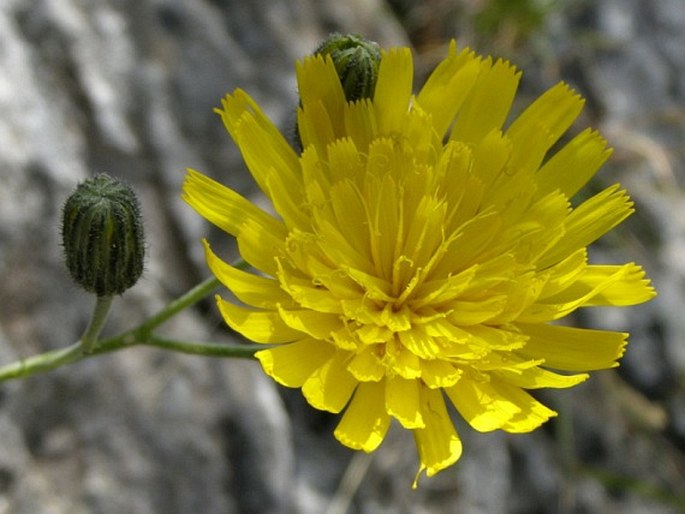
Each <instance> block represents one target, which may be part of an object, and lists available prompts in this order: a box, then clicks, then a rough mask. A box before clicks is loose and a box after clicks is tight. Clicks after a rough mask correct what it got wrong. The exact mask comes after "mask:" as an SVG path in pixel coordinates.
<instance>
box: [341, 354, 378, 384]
mask: <svg viewBox="0 0 685 514" xmlns="http://www.w3.org/2000/svg"><path fill="white" fill-rule="evenodd" d="M377 351H378V348H377V347H376V346H367V347H366V348H364V349H363V350H362V351H361V352H359V353H357V354H356V355H355V356H354V357H353V358H352V360H351V361H350V363H349V365H348V366H347V369H348V370H349V372H350V373H352V375H353V376H354V378H356V379H357V380H359V381H360V382H378V381H379V380H381V379H382V378H383V377H384V376H385V366H383V365H382V364H381V360H380V359H379V357H378V355H377Z"/></svg>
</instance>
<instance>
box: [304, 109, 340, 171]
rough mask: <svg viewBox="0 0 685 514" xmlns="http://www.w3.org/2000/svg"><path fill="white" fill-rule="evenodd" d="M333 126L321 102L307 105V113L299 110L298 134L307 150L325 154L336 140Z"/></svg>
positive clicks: (328, 113)
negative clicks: (328, 146) (330, 144)
mask: <svg viewBox="0 0 685 514" xmlns="http://www.w3.org/2000/svg"><path fill="white" fill-rule="evenodd" d="M333 125H334V124H333V120H332V119H331V114H330V112H329V111H327V110H326V107H325V106H324V104H323V103H321V102H320V101H319V102H310V103H309V104H307V110H306V111H305V110H303V109H302V108H301V107H300V108H298V109H297V132H298V134H299V136H300V140H301V141H302V147H303V148H305V149H310V148H315V149H316V151H318V152H323V151H324V150H325V149H326V146H327V145H328V144H329V143H330V142H331V141H335V139H336V135H335V128H334V126H333ZM306 183H307V180H306V179H305V184H306Z"/></svg>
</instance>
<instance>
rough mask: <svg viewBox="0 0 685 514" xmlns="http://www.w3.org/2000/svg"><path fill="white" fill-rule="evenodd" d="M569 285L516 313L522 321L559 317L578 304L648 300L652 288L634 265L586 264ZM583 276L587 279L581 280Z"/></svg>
mask: <svg viewBox="0 0 685 514" xmlns="http://www.w3.org/2000/svg"><path fill="white" fill-rule="evenodd" d="M586 270H591V271H589V272H586V271H584V272H583V273H581V275H579V277H580V278H578V279H577V280H576V281H575V282H574V283H573V284H572V285H571V286H570V287H568V288H566V289H565V290H564V291H562V292H560V293H559V294H556V295H554V296H552V297H549V298H541V299H540V300H539V301H538V302H537V303H534V304H532V305H531V306H530V307H529V308H527V309H526V310H525V311H523V312H521V313H520V315H519V316H518V321H522V322H524V323H535V322H538V323H540V322H546V321H552V320H556V319H560V318H562V317H564V316H566V315H567V314H569V313H571V312H573V311H574V310H576V309H578V308H580V307H591V306H595V305H613V303H612V302H616V305H632V304H633V303H641V302H646V301H647V300H650V299H651V298H652V297H653V296H654V295H655V292H654V290H653V289H652V287H651V286H650V285H649V282H648V281H646V280H644V279H643V276H644V275H643V272H642V270H641V269H640V268H639V267H637V266H635V265H633V264H626V265H623V266H588V267H587V268H586ZM583 277H586V280H583Z"/></svg>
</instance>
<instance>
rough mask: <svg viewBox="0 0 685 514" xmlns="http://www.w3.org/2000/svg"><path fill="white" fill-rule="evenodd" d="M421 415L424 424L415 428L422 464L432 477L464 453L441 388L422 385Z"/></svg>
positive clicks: (423, 468) (415, 437) (415, 484)
mask: <svg viewBox="0 0 685 514" xmlns="http://www.w3.org/2000/svg"><path fill="white" fill-rule="evenodd" d="M421 403H422V416H423V419H424V422H425V424H426V427H425V428H418V429H415V430H413V433H414V440H415V441H416V448H417V449H418V452H419V460H420V461H421V467H420V469H419V473H418V474H417V476H416V480H415V481H414V488H416V486H417V482H418V478H419V474H420V473H421V471H423V470H426V474H427V475H428V476H429V477H430V476H433V475H435V474H436V473H438V472H439V471H442V470H443V469H445V468H446V467H448V466H451V465H452V464H454V463H455V462H457V460H459V457H461V451H462V446H461V441H460V440H459V436H458V435H457V431H456V430H455V429H454V425H453V424H452V420H451V419H450V416H449V414H448V413H447V409H446V408H445V401H444V400H443V397H442V393H441V392H440V391H439V390H438V389H428V388H425V387H424V388H421Z"/></svg>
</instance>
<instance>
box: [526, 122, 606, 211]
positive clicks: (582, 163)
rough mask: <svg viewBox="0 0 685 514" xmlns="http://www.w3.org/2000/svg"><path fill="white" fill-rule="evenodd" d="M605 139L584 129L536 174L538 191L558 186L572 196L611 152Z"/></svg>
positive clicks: (550, 189) (548, 190)
mask: <svg viewBox="0 0 685 514" xmlns="http://www.w3.org/2000/svg"><path fill="white" fill-rule="evenodd" d="M611 152H612V151H611V149H607V142H606V140H605V139H604V138H603V137H602V136H601V135H599V133H598V132H596V131H594V130H592V129H589V128H588V129H585V130H583V131H582V132H581V133H580V134H578V135H577V136H576V137H574V138H573V139H572V140H571V141H570V142H569V143H567V144H566V145H565V146H564V147H563V148H562V149H561V150H559V151H558V152H557V153H556V154H554V155H553V156H552V158H550V160H549V161H547V163H545V165H544V166H542V168H540V170H539V171H538V172H537V174H536V175H535V180H536V182H537V185H538V194H539V195H544V194H547V193H550V192H552V191H554V190H556V189H558V190H559V191H561V192H562V193H563V194H565V195H566V196H567V197H569V198H571V197H572V196H573V195H574V194H576V192H578V191H579V190H580V188H581V187H583V186H584V185H585V184H586V183H587V181H588V180H590V179H591V178H592V177H593V175H594V174H595V173H596V172H597V170H598V169H599V168H600V166H601V165H602V164H604V162H605V161H606V160H607V159H608V158H609V156H610V155H611Z"/></svg>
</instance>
